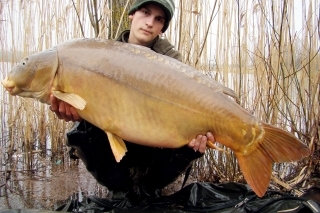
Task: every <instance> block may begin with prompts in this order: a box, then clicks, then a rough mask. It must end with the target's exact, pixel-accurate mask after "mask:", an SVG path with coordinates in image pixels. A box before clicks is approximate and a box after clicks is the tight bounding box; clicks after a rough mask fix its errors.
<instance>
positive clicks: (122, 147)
mask: <svg viewBox="0 0 320 213" xmlns="http://www.w3.org/2000/svg"><path fill="white" fill-rule="evenodd" d="M106 133H107V135H108V139H109V143H110V146H111V150H112V152H113V155H114V157H115V159H116V161H117V162H118V163H119V162H120V160H121V159H122V158H123V156H124V155H125V154H126V152H127V151H128V150H127V146H126V144H125V143H124V141H123V140H122V139H121V138H120V137H118V136H117V135H115V134H112V133H110V132H106Z"/></svg>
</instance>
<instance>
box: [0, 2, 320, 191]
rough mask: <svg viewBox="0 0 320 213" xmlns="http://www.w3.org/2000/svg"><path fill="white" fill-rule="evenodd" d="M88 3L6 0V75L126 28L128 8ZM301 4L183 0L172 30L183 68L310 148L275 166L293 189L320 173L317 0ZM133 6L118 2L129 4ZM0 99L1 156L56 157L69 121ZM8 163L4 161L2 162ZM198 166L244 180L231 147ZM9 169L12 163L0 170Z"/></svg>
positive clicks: (209, 175)
mask: <svg viewBox="0 0 320 213" xmlns="http://www.w3.org/2000/svg"><path fill="white" fill-rule="evenodd" d="M86 2H87V1H80V0H73V1H69V2H66V1H64V0H56V1H53V2H51V1H39V0H35V1H30V0H25V1H18V0H12V1H1V4H0V6H1V9H0V12H1V18H0V20H1V21H0V29H1V31H0V33H1V38H3V39H1V51H2V55H1V59H2V63H1V65H0V66H1V67H0V70H1V78H3V77H4V76H5V75H6V73H7V72H8V71H9V70H10V67H11V66H12V65H14V64H15V63H16V62H17V61H18V60H19V59H20V57H21V56H24V55H28V54H30V53H32V52H36V51H41V50H44V49H47V48H49V47H52V46H54V45H56V44H57V43H60V42H63V41H66V40H68V39H72V38H77V37H99V38H114V36H115V35H116V34H117V33H118V32H119V30H121V29H123V28H126V27H127V26H128V25H127V20H128V19H127V14H126V13H123V9H122V10H119V9H118V8H116V5H115V3H114V1H103V0H101V1H88V2H90V3H89V5H87V3H86ZM297 2H298V6H299V7H296V4H294V3H295V1H287V0H284V1H276V0H273V1H272V0H261V1H255V2H254V3H252V2H251V1H248V0H247V1H245V0H243V1H240V0H239V1H228V0H226V1H212V0H203V1H195V0H189V1H182V0H180V1H177V4H176V16H175V17H174V20H173V21H172V24H171V25H170V27H169V30H168V31H167V32H166V36H167V37H168V38H169V39H170V40H171V41H172V42H173V43H174V44H175V45H176V47H177V48H178V49H179V50H180V51H181V53H182V54H183V58H184V61H185V62H186V63H187V64H190V65H191V66H194V67H196V68H197V69H199V70H201V71H202V72H205V73H207V74H208V75H209V76H211V77H212V78H214V79H215V80H217V81H219V82H221V83H223V84H224V85H226V86H228V87H230V88H232V89H234V90H235V91H236V93H237V94H238V95H239V97H240V101H239V104H240V105H242V106H243V107H244V108H246V109H247V110H248V111H249V112H251V113H252V114H254V115H255V116H257V117H259V118H261V119H262V120H263V121H265V122H269V123H271V124H274V125H276V126H279V127H281V128H283V129H286V130H288V131H291V132H292V133H294V134H295V135H296V136H297V137H299V138H300V139H301V140H302V141H304V142H305V143H306V144H308V145H309V146H310V148H311V149H312V151H313V155H312V157H310V158H307V159H304V160H303V161H301V162H298V163H295V164H292V163H289V164H281V165H275V167H274V170H275V173H274V178H276V179H278V180H279V181H280V184H281V183H282V182H283V181H286V182H287V183H290V184H291V185H289V186H290V187H295V186H297V185H298V184H300V185H299V186H301V185H303V186H306V181H308V180H310V177H311V174H312V173H314V172H317V170H318V169H319V160H318V159H319V67H320V56H319V26H318V23H319V7H320V4H319V2H317V1H316V0H314V1H311V0H310V1H301V2H300V1H299V0H296V3H297ZM131 3H132V1H127V0H121V1H117V4H118V5H119V6H121V8H124V9H125V8H127V7H128V6H129V5H130V4H131ZM307 3H308V4H307ZM88 8H89V9H88ZM112 8H113V9H112ZM297 14H301V16H297ZM119 17H120V20H122V22H121V21H120V23H119V22H116V20H119ZM297 17H299V20H297ZM115 19H116V20H115ZM110 21H113V22H110ZM124 22H125V23H124ZM296 23H301V25H300V28H298V29H297V27H299V26H297V25H296ZM0 95H1V96H0V97H1V102H0V114H1V126H2V130H1V131H2V132H1V133H2V135H1V138H0V139H1V140H0V147H1V151H2V152H1V153H2V154H3V153H4V152H6V153H8V154H9V156H10V155H12V154H13V153H14V152H16V153H31V152H32V151H35V150H42V152H41V153H42V155H45V153H46V152H45V149H46V148H47V147H48V144H51V143H52V148H51V149H52V152H53V153H54V154H57V155H59V154H60V153H61V152H62V151H64V144H65V136H64V135H65V132H66V131H67V129H68V128H69V126H70V124H66V123H64V122H63V121H60V120H58V119H56V118H55V117H54V115H53V114H52V113H51V112H50V111H49V110H48V106H45V105H42V104H39V103H38V102H34V101H33V100H27V99H21V98H16V97H9V96H8V94H7V93H6V92H4V91H3V89H2V88H1V89H0ZM223 148H224V149H226V148H225V147H223ZM7 156H8V155H7ZM26 156H29V157H26V159H25V163H24V164H23V165H24V167H23V168H26V169H32V168H31V167H32V165H33V164H32V159H33V158H31V157H30V155H26ZM6 159H7V157H1V158H0V161H1V162H0V163H1V165H4V164H6V162H5V160H6ZM208 162H210V163H208ZM196 165H197V166H196V167H195V168H194V171H193V174H194V175H197V177H198V179H199V180H211V181H218V180H220V181H243V180H242V176H241V172H240V171H239V167H238V165H237V162H236V159H235V157H234V156H233V155H232V153H231V154H230V155H229V154H226V153H223V152H217V151H212V150H211V151H208V152H207V153H206V155H205V157H204V158H203V159H201V160H199V161H197V162H196ZM301 168H303V169H301ZM6 169H11V168H10V166H8V164H6V166H2V167H1V170H2V171H4V170H6ZM300 172H301V174H300ZM295 177H298V178H297V179H294V178H295ZM289 180H292V181H291V182H290V181H289ZM278 184H279V182H278ZM284 187H285V188H287V189H289V188H288V186H284Z"/></svg>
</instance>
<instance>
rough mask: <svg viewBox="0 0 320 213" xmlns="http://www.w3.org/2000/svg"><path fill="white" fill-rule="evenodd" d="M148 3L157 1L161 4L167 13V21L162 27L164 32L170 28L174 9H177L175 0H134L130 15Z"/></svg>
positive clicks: (156, 2)
mask: <svg viewBox="0 0 320 213" xmlns="http://www.w3.org/2000/svg"><path fill="white" fill-rule="evenodd" d="M148 3H155V4H157V5H159V6H160V7H161V8H162V9H163V11H164V13H165V14H166V21H165V23H164V26H163V28H162V32H163V33H164V32H165V31H166V30H167V29H168V26H169V23H170V21H171V19H172V16H173V13H174V9H175V5H174V0H136V1H134V2H133V4H132V6H131V8H130V10H129V15H132V14H133V13H134V12H136V11H137V10H139V9H140V8H141V7H142V6H143V5H145V4H148Z"/></svg>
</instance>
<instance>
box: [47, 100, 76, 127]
mask: <svg viewBox="0 0 320 213" xmlns="http://www.w3.org/2000/svg"><path fill="white" fill-rule="evenodd" d="M50 102H51V106H50V110H51V111H52V112H54V113H56V115H57V117H58V118H59V119H63V120H65V121H73V122H74V121H81V120H82V119H81V118H80V116H79V115H78V113H77V111H76V109H75V108H74V107H73V106H71V105H70V104H68V103H66V102H64V101H61V100H59V99H57V98H56V97H54V96H53V95H50Z"/></svg>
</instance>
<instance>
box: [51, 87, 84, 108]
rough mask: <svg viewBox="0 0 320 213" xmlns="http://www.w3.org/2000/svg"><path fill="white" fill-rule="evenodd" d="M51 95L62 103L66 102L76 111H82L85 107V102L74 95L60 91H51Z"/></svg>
mask: <svg viewBox="0 0 320 213" xmlns="http://www.w3.org/2000/svg"><path fill="white" fill-rule="evenodd" d="M52 94H53V95H54V96H55V97H56V98H58V99H60V100H63V101H64V102H67V103H68V104H70V105H71V106H73V107H74V108H76V109H80V110H83V109H84V108H85V107H86V104H87V102H86V101H85V100H84V99H83V98H81V97H80V96H79V95H77V94H74V93H63V92H60V91H52Z"/></svg>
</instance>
